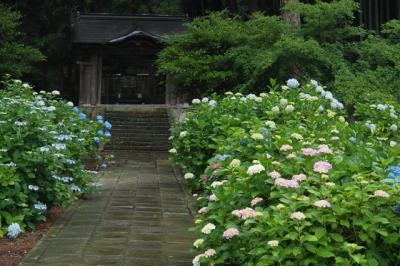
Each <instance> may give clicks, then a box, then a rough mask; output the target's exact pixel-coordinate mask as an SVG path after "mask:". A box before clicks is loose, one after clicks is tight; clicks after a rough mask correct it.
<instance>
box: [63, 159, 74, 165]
mask: <svg viewBox="0 0 400 266" xmlns="http://www.w3.org/2000/svg"><path fill="white" fill-rule="evenodd" d="M65 162H66V163H67V164H69V165H73V164H76V161H75V160H71V159H66V160H65Z"/></svg>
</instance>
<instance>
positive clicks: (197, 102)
mask: <svg viewBox="0 0 400 266" xmlns="http://www.w3.org/2000/svg"><path fill="white" fill-rule="evenodd" d="M199 103H201V101H200V100H199V99H193V100H192V104H199Z"/></svg>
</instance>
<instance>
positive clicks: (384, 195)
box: [374, 189, 390, 198]
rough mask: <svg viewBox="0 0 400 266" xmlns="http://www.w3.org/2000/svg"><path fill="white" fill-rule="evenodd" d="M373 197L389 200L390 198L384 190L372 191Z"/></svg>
mask: <svg viewBox="0 0 400 266" xmlns="http://www.w3.org/2000/svg"><path fill="white" fill-rule="evenodd" d="M374 196H375V197H381V198H389V197H390V195H389V193H387V192H386V191H384V190H380V189H379V190H376V191H374Z"/></svg>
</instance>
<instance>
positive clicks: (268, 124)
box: [265, 120, 276, 129]
mask: <svg viewBox="0 0 400 266" xmlns="http://www.w3.org/2000/svg"><path fill="white" fill-rule="evenodd" d="M265 125H266V126H268V127H269V128H271V129H276V124H275V122H274V121H271V120H268V121H267V122H265Z"/></svg>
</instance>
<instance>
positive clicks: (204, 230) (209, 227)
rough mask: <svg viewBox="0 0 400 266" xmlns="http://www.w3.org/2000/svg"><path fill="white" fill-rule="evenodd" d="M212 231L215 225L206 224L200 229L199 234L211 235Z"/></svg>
mask: <svg viewBox="0 0 400 266" xmlns="http://www.w3.org/2000/svg"><path fill="white" fill-rule="evenodd" d="M214 229H215V225H214V224H212V223H208V224H206V225H205V226H204V227H203V228H202V229H201V232H202V233H203V234H206V235H209V234H211V232H212V231H213V230H214Z"/></svg>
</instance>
